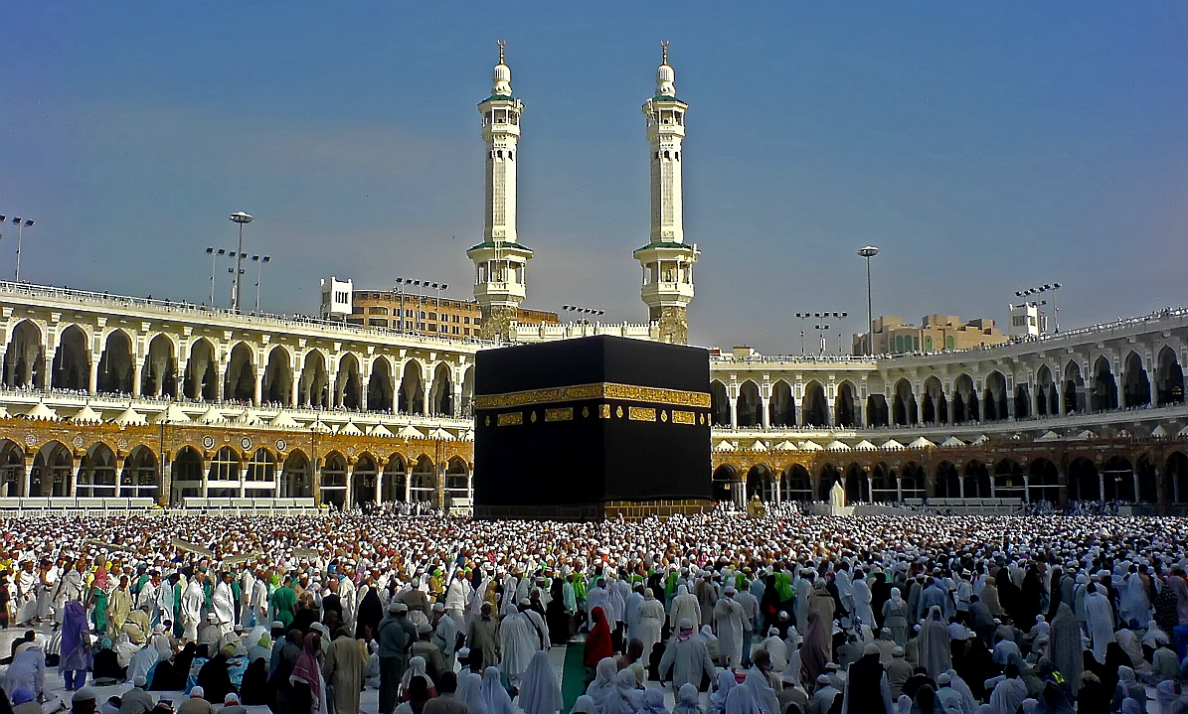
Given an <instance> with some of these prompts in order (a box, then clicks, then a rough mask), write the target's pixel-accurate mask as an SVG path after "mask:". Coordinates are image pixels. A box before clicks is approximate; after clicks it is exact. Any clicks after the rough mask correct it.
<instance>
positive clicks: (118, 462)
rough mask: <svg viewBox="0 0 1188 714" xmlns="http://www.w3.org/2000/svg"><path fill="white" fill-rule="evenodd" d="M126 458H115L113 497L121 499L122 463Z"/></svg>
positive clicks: (122, 485)
mask: <svg viewBox="0 0 1188 714" xmlns="http://www.w3.org/2000/svg"><path fill="white" fill-rule="evenodd" d="M125 460H126V457H123V456H117V457H115V497H116V498H122V497H123V496H124V495H125V494H124V462H125Z"/></svg>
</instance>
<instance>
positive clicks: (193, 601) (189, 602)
mask: <svg viewBox="0 0 1188 714" xmlns="http://www.w3.org/2000/svg"><path fill="white" fill-rule="evenodd" d="M204 577H205V576H204V575H203V574H202V573H194V578H193V579H192V580H191V581H190V584H189V585H187V586H186V589H185V592H183V593H182V601H181V616H182V627H183V628H184V630H183V633H182V637H184V638H185V639H186V641H187V642H195V641H197V639H198V626H199V625H200V624H202V607H203V605H204V604H205V603H206V593H205V592H204V591H203V589H202V579H203V578H204Z"/></svg>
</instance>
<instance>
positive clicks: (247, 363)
mask: <svg viewBox="0 0 1188 714" xmlns="http://www.w3.org/2000/svg"><path fill="white" fill-rule="evenodd" d="M255 397H256V366H255V364H254V363H253V356H252V348H251V347H248V346H247V344H246V343H244V342H236V343H235V345H234V346H233V347H232V348H231V355H230V357H229V358H228V359H227V373H226V376H225V377H224V378H223V398H224V399H227V400H230V401H233V402H243V403H248V404H250V403H252V402H254V401H255Z"/></svg>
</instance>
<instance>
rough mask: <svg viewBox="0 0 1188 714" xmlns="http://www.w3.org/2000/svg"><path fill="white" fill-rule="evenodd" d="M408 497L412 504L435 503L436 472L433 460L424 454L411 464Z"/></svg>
mask: <svg viewBox="0 0 1188 714" xmlns="http://www.w3.org/2000/svg"><path fill="white" fill-rule="evenodd" d="M409 493H410V497H411V498H412V500H413V501H414V502H422V503H433V502H436V501H437V470H436V468H435V467H434V463H433V459H431V458H429V457H428V456H427V455H425V454H421V455H420V456H418V457H417V460H416V462H414V463H413V471H412V481H411V482H410V485H409Z"/></svg>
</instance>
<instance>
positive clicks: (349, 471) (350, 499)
mask: <svg viewBox="0 0 1188 714" xmlns="http://www.w3.org/2000/svg"><path fill="white" fill-rule="evenodd" d="M342 502H343V508H344V509H345V508H353V507H354V505H355V464H354V463H350V464H347V467H346V494H345V495H344V497H343V499H342Z"/></svg>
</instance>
